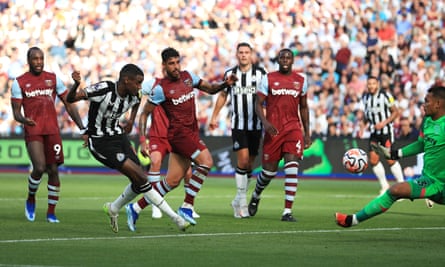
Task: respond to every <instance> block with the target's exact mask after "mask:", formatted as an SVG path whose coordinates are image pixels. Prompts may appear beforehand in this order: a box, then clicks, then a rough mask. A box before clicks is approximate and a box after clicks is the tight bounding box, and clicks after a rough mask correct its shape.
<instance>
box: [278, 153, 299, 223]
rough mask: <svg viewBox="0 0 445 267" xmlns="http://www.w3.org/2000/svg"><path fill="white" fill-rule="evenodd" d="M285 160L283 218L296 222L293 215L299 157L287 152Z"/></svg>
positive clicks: (283, 219)
mask: <svg viewBox="0 0 445 267" xmlns="http://www.w3.org/2000/svg"><path fill="white" fill-rule="evenodd" d="M284 161H285V163H284V175H285V177H284V210H283V214H282V217H281V220H282V221H286V222H296V219H295V218H294V217H293V215H292V206H293V204H294V201H295V195H296V193H297V189H298V168H299V158H298V157H296V156H295V155H292V154H289V153H286V154H285V155H284Z"/></svg>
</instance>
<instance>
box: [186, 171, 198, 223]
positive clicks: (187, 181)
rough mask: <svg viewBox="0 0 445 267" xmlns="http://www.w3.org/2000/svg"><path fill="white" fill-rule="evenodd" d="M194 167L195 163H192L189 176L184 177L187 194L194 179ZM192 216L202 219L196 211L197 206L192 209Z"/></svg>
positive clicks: (188, 172)
mask: <svg viewBox="0 0 445 267" xmlns="http://www.w3.org/2000/svg"><path fill="white" fill-rule="evenodd" d="M193 166H194V163H193V162H192V163H191V166H190V167H189V168H188V170H187V174H186V175H185V177H184V190H185V192H187V189H188V188H189V185H190V184H189V183H190V178H192V173H193ZM192 216H193V219H199V218H201V215H199V214H198V213H197V212H196V211H195V206H193V207H192Z"/></svg>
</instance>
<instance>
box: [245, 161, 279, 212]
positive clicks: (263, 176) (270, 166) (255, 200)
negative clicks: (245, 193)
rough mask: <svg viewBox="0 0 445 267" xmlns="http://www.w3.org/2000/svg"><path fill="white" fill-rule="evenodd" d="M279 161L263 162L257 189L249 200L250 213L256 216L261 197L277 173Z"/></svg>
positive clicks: (256, 185)
mask: <svg viewBox="0 0 445 267" xmlns="http://www.w3.org/2000/svg"><path fill="white" fill-rule="evenodd" d="M277 168H278V161H274V162H263V165H262V170H261V172H260V173H259V174H258V177H257V180H256V184H255V190H254V191H253V193H252V196H251V198H250V201H249V206H248V210H249V215H250V216H255V214H256V213H257V211H258V205H259V203H260V199H261V193H262V192H263V191H264V189H266V187H267V186H268V185H269V184H270V182H271V181H272V179H273V178H275V176H276V175H277Z"/></svg>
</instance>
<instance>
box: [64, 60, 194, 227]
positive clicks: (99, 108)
mask: <svg viewBox="0 0 445 267" xmlns="http://www.w3.org/2000/svg"><path fill="white" fill-rule="evenodd" d="M72 78H73V80H74V85H73V87H72V88H71V90H70V92H69V93H68V96H67V100H68V101H69V102H76V101H79V100H89V101H90V107H89V111H88V129H87V132H86V133H87V134H88V148H89V150H90V152H91V154H93V156H94V157H95V158H96V160H98V161H99V162H101V163H102V164H104V165H105V166H107V167H109V168H112V169H116V170H118V171H119V172H121V173H122V174H124V175H125V176H127V178H128V179H129V180H130V184H128V185H127V187H126V188H125V189H124V191H123V193H122V194H121V195H120V196H119V197H118V198H116V200H115V201H113V202H111V203H105V205H104V211H105V213H106V214H107V215H108V216H109V218H110V225H111V229H112V230H113V231H114V232H118V229H119V228H118V221H117V218H118V215H119V210H120V209H121V208H122V207H123V206H124V205H126V204H127V203H128V202H130V201H131V200H133V199H134V198H135V197H136V196H137V195H139V194H144V195H145V196H146V197H147V199H149V200H150V203H153V204H154V205H156V206H157V207H159V208H160V209H161V210H162V211H163V212H165V213H166V214H168V216H169V217H170V218H171V219H172V220H173V222H175V223H176V225H177V226H178V228H179V229H180V230H185V229H186V228H187V227H188V226H189V225H190V224H189V223H187V222H186V221H185V220H184V219H183V218H181V217H180V216H179V215H178V214H176V213H175V212H174V211H173V210H172V209H171V207H170V206H169V205H168V203H167V202H166V201H165V200H164V198H163V197H162V196H161V195H160V194H159V193H158V192H157V191H156V190H153V188H152V186H151V184H150V182H149V181H148V179H147V177H146V175H145V172H144V170H143V169H142V167H141V165H140V162H139V159H138V157H137V155H136V153H135V151H134V148H133V147H132V146H131V143H130V141H129V139H128V136H127V133H129V132H130V131H131V129H132V126H133V124H134V119H135V117H136V114H137V110H138V107H139V103H140V95H139V94H140V89H141V84H142V81H143V80H144V73H143V72H142V70H141V69H140V68H139V67H138V66H136V65H134V64H126V65H125V66H123V67H122V69H121V70H120V72H119V79H118V81H117V82H111V81H101V82H99V83H96V84H93V85H90V86H87V87H85V88H83V89H81V90H77V88H78V87H79V84H80V81H81V78H80V73H79V72H78V71H75V72H73V74H72ZM130 109H131V111H130V117H129V119H128V123H127V124H126V125H125V127H124V128H122V127H121V126H120V124H119V118H121V117H122V116H123V115H124V114H125V113H126V112H127V111H128V110H130Z"/></svg>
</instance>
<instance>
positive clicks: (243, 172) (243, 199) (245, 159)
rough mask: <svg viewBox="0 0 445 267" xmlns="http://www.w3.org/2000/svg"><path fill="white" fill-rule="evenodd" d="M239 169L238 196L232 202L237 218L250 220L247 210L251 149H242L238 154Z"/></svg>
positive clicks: (236, 171)
mask: <svg viewBox="0 0 445 267" xmlns="http://www.w3.org/2000/svg"><path fill="white" fill-rule="evenodd" d="M236 156H237V167H236V170H235V184H236V195H235V199H234V200H233V201H232V208H233V212H234V214H233V215H234V217H235V218H248V217H249V216H250V215H249V211H248V209H247V180H248V178H247V175H248V172H249V163H250V162H249V159H250V158H249V149H248V148H247V147H246V148H242V149H239V150H238V151H237V152H236Z"/></svg>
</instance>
